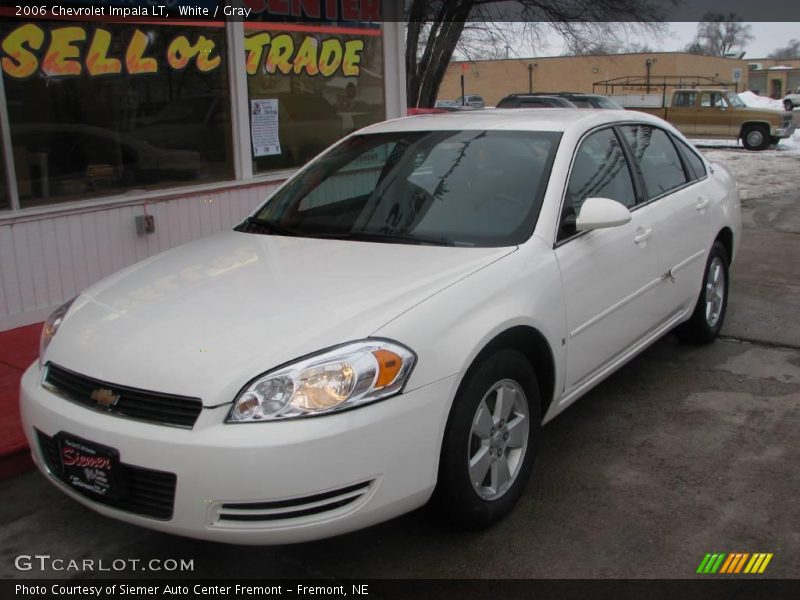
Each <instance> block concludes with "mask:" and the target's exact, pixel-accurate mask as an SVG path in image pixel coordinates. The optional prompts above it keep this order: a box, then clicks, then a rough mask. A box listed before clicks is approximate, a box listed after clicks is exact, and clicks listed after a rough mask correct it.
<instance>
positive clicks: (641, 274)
mask: <svg viewBox="0 0 800 600" xmlns="http://www.w3.org/2000/svg"><path fill="white" fill-rule="evenodd" d="M740 231H741V221H740V213H739V196H738V192H737V188H736V185H735V183H734V181H733V180H732V178H731V176H730V174H729V173H728V172H726V171H725V169H723V168H722V167H719V166H717V165H712V164H709V163H708V162H707V161H706V160H705V159H704V158H702V157H701V156H700V155H699V154H698V153H697V151H696V150H695V149H694V148H693V147H692V146H691V144H689V143H688V142H687V141H686V139H685V138H684V137H683V136H682V135H681V134H680V133H679V132H677V131H676V130H675V129H674V128H672V127H671V126H669V125H668V124H666V123H665V122H663V121H661V120H660V119H658V118H656V117H650V116H648V115H643V114H635V113H630V112H625V111H614V110H610V111H593V112H586V111H580V110H574V109H550V110H508V111H503V110H495V111H485V112H481V113H469V114H466V113H452V114H446V115H429V116H421V117H410V118H404V119H398V120H395V121H389V122H386V123H382V124H378V125H374V126H371V127H368V128H366V129H363V130H361V131H358V132H356V133H354V134H352V135H350V136H349V137H347V138H345V139H344V140H342V141H341V142H339V143H338V144H336V145H335V146H333V147H332V148H330V149H329V150H327V151H326V152H325V153H323V154H322V155H320V156H319V157H317V158H316V159H315V160H314V161H312V162H311V163H310V164H308V165H307V166H306V167H305V168H303V169H302V170H300V171H299V172H298V173H297V175H295V176H294V177H292V178H291V179H290V180H289V181H288V182H287V183H285V184H284V185H283V186H282V187H281V188H279V189H278V190H277V191H276V192H275V193H274V194H273V195H272V196H271V197H270V198H269V199H268V200H267V202H266V203H265V204H264V205H263V206H262V207H260V208H259V209H258V210H257V211H256V212H255V213H253V215H252V216H250V217H249V218H248V219H247V220H246V221H245V222H243V223H242V224H241V225H239V226H237V227H236V228H235V229H234V230H233V231H227V232H224V233H221V234H218V235H215V236H212V237H209V238H206V239H203V240H199V241H196V242H193V243H190V244H187V245H184V246H181V247H179V248H175V249H172V250H169V251H167V252H164V253H162V254H159V255H157V256H155V257H152V258H150V259H148V260H145V261H143V262H141V263H138V264H136V265H134V266H132V267H130V268H128V269H125V270H123V271H121V272H119V273H117V274H116V275H114V276H112V277H110V278H108V279H106V280H104V281H102V282H100V283H98V284H96V285H94V286H92V287H90V288H89V289H87V290H86V291H85V292H83V293H82V294H81V295H79V296H78V297H77V298H75V299H74V300H73V301H71V302H68V303H67V304H65V305H64V306H62V307H61V308H59V309H58V310H57V311H56V312H55V313H54V314H53V315H52V316H51V317H50V319H49V320H48V321H47V323H46V325H45V328H44V332H43V337H42V345H41V356H40V359H39V361H38V362H37V363H36V364H34V365H32V366H31V367H30V368H29V369H28V371H27V372H26V373H25V376H24V379H23V384H22V398H21V403H22V413H23V419H24V426H25V432H26V434H27V436H28V439H29V442H30V446H31V448H32V450H33V455H34V458H35V461H36V464H37V465H38V466H39V468H40V469H41V470H42V472H43V473H45V475H46V476H47V477H48V478H49V479H50V480H51V481H52V482H53V483H54V484H56V485H57V486H58V487H59V488H60V489H62V490H63V491H64V492H65V493H67V494H69V495H70V496H72V497H73V498H75V499H76V500H78V501H80V502H82V503H84V504H86V505H87V506H90V507H91V508H93V509H95V510H96V511H97V512H99V513H102V514H104V515H108V516H111V517H115V518H118V519H122V520H124V521H128V522H131V523H136V524H139V525H143V526H145V527H151V528H153V529H159V530H163V531H168V532H173V533H177V534H181V535H187V536H192V537H198V538H207V539H212V540H221V541H226V542H237V543H252V544H265V543H286V542H297V541H301V540H308V539H313V538H320V537H324V536H331V535H335V534H339V533H342V532H345V531H349V530H353V529H357V528H360V527H365V526H367V525H370V524H373V523H377V522H380V521H384V520H386V519H389V518H391V517H394V516H396V515H399V514H401V513H404V512H406V511H409V510H411V509H414V508H416V507H418V506H421V505H423V504H425V503H426V502H428V500H429V499H431V498H433V499H435V500H436V501H437V502H438V503H440V504H441V505H442V506H443V507H445V508H446V510H445V511H444V512H445V513H446V514H447V515H448V516H449V517H450V518H451V519H453V520H454V521H455V522H456V523H458V524H460V525H463V526H467V527H480V526H486V525H488V524H490V523H493V522H495V521H497V520H498V519H500V518H501V517H502V516H503V515H505V514H506V513H508V512H509V511H510V510H511V508H512V507H513V505H514V504H515V503H516V502H517V500H518V499H519V497H520V495H521V494H522V492H523V489H524V487H525V485H526V481H527V480H528V478H529V475H530V473H531V467H532V465H533V461H534V457H535V454H536V446H537V441H538V438H539V436H540V427H541V425H542V424H543V423H545V422H547V421H549V420H550V419H552V418H553V417H555V416H556V415H557V414H558V413H560V412H561V411H563V410H564V409H565V408H567V407H568V406H569V405H570V404H571V403H572V402H574V401H575V400H576V399H577V398H579V397H580V396H581V395H583V394H584V393H586V391H587V390H589V389H590V388H591V387H592V386H594V385H595V384H597V383H598V382H600V381H601V380H602V379H603V378H605V377H607V376H608V375H609V374H610V373H612V372H613V371H614V370H616V369H618V368H619V367H620V366H621V365H623V364H624V363H625V362H626V361H628V360H630V359H631V358H632V357H633V356H635V355H636V354H637V353H638V352H640V351H641V350H642V349H643V348H645V347H646V346H647V345H648V344H650V343H652V342H653V341H655V340H656V339H658V338H659V337H660V336H661V335H663V334H664V333H666V332H668V331H670V330H673V329H674V330H675V331H676V332H677V334H678V335H679V337H681V338H682V339H684V340H687V341H692V342H695V343H703V342H709V341H711V340H712V339H713V338H714V337H715V336H716V335H717V333H718V332H719V330H720V328H721V326H722V322H723V319H724V317H725V307H726V300H727V294H728V281H729V277H728V269H729V267H730V264H731V261H732V260H733V257H734V254H735V253H736V249H737V247H738V243H739V234H740Z"/></svg>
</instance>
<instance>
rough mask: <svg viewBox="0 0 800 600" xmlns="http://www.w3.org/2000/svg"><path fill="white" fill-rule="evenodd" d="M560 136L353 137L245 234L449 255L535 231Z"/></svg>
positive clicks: (253, 220) (280, 195) (309, 169)
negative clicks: (431, 249)
mask: <svg viewBox="0 0 800 600" xmlns="http://www.w3.org/2000/svg"><path fill="white" fill-rule="evenodd" d="M560 138H561V134H560V133H557V132H538V131H475V130H469V131H411V132H392V133H380V134H363V135H355V136H351V137H349V138H347V139H345V140H343V141H342V142H340V143H339V144H338V145H336V146H335V147H334V148H332V149H331V150H330V151H328V152H327V153H326V154H324V155H323V156H322V157H320V158H319V159H317V160H315V161H313V162H312V163H310V164H309V165H308V166H306V167H305V168H303V169H302V170H301V171H300V172H299V173H297V174H296V175H295V176H294V177H293V178H292V179H291V180H290V181H289V182H288V183H287V184H286V185H285V186H283V187H282V188H281V189H280V190H278V192H276V193H275V195H273V196H272V198H270V199H269V201H268V202H267V203H266V204H265V205H264V206H263V207H262V208H261V209H260V210H259V211H258V212H257V213H256V214H255V215H254V216H253V217H250V218H249V219H248V221H247V222H246V223H245V224H243V225H242V226H241V227H240V228H238V229H239V230H240V231H247V232H254V233H276V234H279V235H293V236H303V237H325V238H335V239H349V240H362V241H379V242H393V243H407V244H435V245H450V246H511V245H516V244H519V243H522V242H523V241H525V240H526V239H527V238H528V237H530V235H531V233H532V232H533V227H534V225H535V224H536V219H537V218H538V216H539V209H540V208H541V204H542V198H543V197H544V192H545V189H546V187H547V182H548V180H549V177H550V169H551V166H552V163H553V157H554V155H555V151H556V149H557V147H558V142H559V140H560Z"/></svg>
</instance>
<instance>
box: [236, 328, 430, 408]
mask: <svg viewBox="0 0 800 600" xmlns="http://www.w3.org/2000/svg"><path fill="white" fill-rule="evenodd" d="M415 360H416V356H415V355H414V353H413V352H411V350H409V349H408V348H406V347H404V346H401V345H400V344H397V343H396V342H389V341H385V340H378V339H376V340H364V341H361V342H354V343H351V344H346V345H344V346H339V347H337V348H333V349H331V350H326V351H324V352H322V353H320V354H316V355H314V356H311V357H309V358H304V359H302V360H299V361H297V362H295V363H292V364H290V365H286V366H284V367H280V368H279V369H276V370H275V371H272V372H269V373H265V374H264V375H262V376H260V377H258V378H256V379H254V380H253V381H251V382H250V383H249V384H248V385H247V387H245V388H244V389H243V390H242V391H241V392H240V393H239V395H238V396H237V398H236V400H234V402H233V407H231V411H230V413H228V417H227V419H226V422H228V423H252V422H259V421H272V420H276V419H288V418H292V417H303V416H309V415H318V414H326V413H330V412H334V411H338V410H345V409H347V408H352V407H354V406H360V405H362V404H366V403H367V402H372V401H374V400H379V399H381V398H386V397H387V396H391V395H392V394H396V393H398V392H400V390H402V388H403V385H404V384H405V382H406V380H407V379H408V376H409V375H410V374H411V369H412V368H413V366H414V361H415Z"/></svg>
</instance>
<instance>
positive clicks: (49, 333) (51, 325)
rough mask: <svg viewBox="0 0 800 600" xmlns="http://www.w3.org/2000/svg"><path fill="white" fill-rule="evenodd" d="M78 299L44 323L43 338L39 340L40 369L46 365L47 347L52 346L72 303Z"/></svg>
mask: <svg viewBox="0 0 800 600" xmlns="http://www.w3.org/2000/svg"><path fill="white" fill-rule="evenodd" d="M76 298H77V296H76V297H75V298H73V299H72V300H70V301H68V302H65V303H64V304H62V305H61V306H59V307H58V308H57V309H56V310H55V312H53V314H52V315H50V316H49V317H48V318H47V321H45V322H44V327H43V328H42V337H41V339H40V340H39V366H40V367H41V366H42V365H43V364H44V353H45V350H47V347H48V346H49V345H50V341H51V340H52V339H53V338H54V337H55V335H56V332H57V331H58V328H59V327H60V326H61V322H62V321H63V320H64V317H66V316H67V311H68V310H69V307H70V306H72V303H73V302H75V299H76Z"/></svg>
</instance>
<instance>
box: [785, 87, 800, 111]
mask: <svg viewBox="0 0 800 600" xmlns="http://www.w3.org/2000/svg"><path fill="white" fill-rule="evenodd" d="M783 106H784V108H785V109H786V110H790V111H791V110H794V109H795V108H797V107H798V106H800V86H798V88H797V89H796V90H795V91H794V93H791V94H789V95H788V96H786V98H784V99H783Z"/></svg>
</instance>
